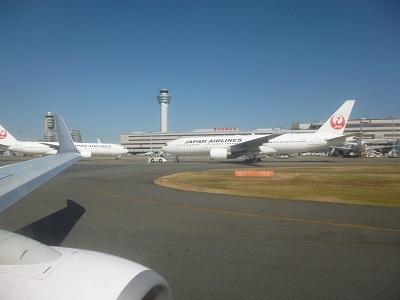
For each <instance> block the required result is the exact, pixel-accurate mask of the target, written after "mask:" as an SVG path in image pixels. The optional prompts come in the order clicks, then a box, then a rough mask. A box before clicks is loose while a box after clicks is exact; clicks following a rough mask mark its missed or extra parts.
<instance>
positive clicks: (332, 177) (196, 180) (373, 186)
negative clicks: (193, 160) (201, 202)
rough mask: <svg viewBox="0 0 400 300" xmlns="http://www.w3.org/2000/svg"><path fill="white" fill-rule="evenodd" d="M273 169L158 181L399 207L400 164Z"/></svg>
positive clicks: (255, 194)
mask: <svg viewBox="0 0 400 300" xmlns="http://www.w3.org/2000/svg"><path fill="white" fill-rule="evenodd" d="M243 170H245V169H243ZM257 170H259V171H261V170H271V169H257ZM272 171H274V173H275V176H274V177H272V178H250V177H235V176H234V171H233V170H220V171H208V172H185V173H178V174H172V175H169V176H164V177H161V178H158V179H156V180H155V183H156V184H159V185H162V186H167V187H170V188H175V189H181V190H189V191H196V192H207V193H218V194H232V195H242V196H253V197H260V198H269V199H271V198H272V199H288V200H306V201H323V202H337V203H348V204H366V205H378V206H389V207H400V167H398V166H390V167H387V166H382V167H381V166H377V167H354V166H340V167H308V168H273V169H272Z"/></svg>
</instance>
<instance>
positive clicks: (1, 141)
mask: <svg viewBox="0 0 400 300" xmlns="http://www.w3.org/2000/svg"><path fill="white" fill-rule="evenodd" d="M17 143H18V141H17V140H16V139H15V138H14V137H13V136H12V134H11V133H10V132H8V131H7V130H5V128H4V127H3V126H1V125H0V145H6V146H11V145H14V144H17Z"/></svg>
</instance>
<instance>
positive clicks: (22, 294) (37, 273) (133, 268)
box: [0, 115, 172, 300]
mask: <svg viewBox="0 0 400 300" xmlns="http://www.w3.org/2000/svg"><path fill="white" fill-rule="evenodd" d="M55 123H56V127H57V130H58V134H59V141H60V145H59V151H58V153H57V154H55V155H51V156H45V157H41V158H37V159H33V160H29V161H25V162H21V163H17V164H13V165H9V166H4V167H1V168H0V212H2V211H4V210H6V209H7V208H9V207H10V206H11V205H13V204H14V203H16V202H17V201H18V200H20V199H21V198H22V197H24V196H26V195H27V194H29V193H30V192H32V191H33V190H35V189H36V188H38V187H39V186H40V185H42V184H43V183H45V182H46V181H47V180H49V179H51V178H52V177H54V176H55V175H57V174H58V173H60V172H61V171H63V170H64V169H66V168H67V167H68V166H70V165H72V164H73V163H74V162H76V161H78V160H79V159H80V158H81V157H82V155H81V154H80V152H79V151H78V150H77V149H76V147H75V146H74V144H73V142H72V140H71V137H70V136H69V133H68V130H67V128H66V126H65V124H64V121H63V120H62V118H61V117H60V116H57V115H56V116H55ZM0 298H1V299H13V300H25V299H26V300H28V299H29V300H39V299H41V300H43V299H61V300H67V299H68V300H70V299H75V300H83V299H84V300H88V299H89V300H90V299H93V300H94V299H137V300H138V299H142V300H143V299H153V300H156V299H157V300H167V299H172V295H171V291H170V288H169V286H168V283H167V282H166V281H165V280H164V278H162V277H161V276H160V275H159V274H157V273H156V272H154V271H153V270H150V269H148V268H146V267H144V266H142V265H140V264H137V263H135V262H132V261H129V260H126V259H123V258H120V257H116V256H113V255H108V254H104V253H99V252H94V251H87V250H80V249H71V248H63V247H49V246H46V245H44V244H41V243H39V242H37V241H35V240H32V239H30V238H27V237H24V236H22V235H19V234H16V233H13V232H8V231H4V230H0Z"/></svg>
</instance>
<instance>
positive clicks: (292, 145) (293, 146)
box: [260, 133, 345, 154]
mask: <svg viewBox="0 0 400 300" xmlns="http://www.w3.org/2000/svg"><path fill="white" fill-rule="evenodd" d="M335 137H336V136H334V135H326V134H318V133H287V134H283V135H281V136H278V137H276V138H274V139H271V140H270V141H269V142H268V143H264V144H263V145H262V146H260V153H261V154H292V153H299V152H308V151H315V150H319V149H324V148H326V147H329V146H336V145H341V144H342V143H343V141H345V138H344V137H343V139H336V140H335V142H331V141H328V140H329V139H331V138H335Z"/></svg>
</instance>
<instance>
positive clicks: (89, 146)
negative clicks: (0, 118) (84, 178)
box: [8, 142, 128, 156]
mask: <svg viewBox="0 0 400 300" xmlns="http://www.w3.org/2000/svg"><path fill="white" fill-rule="evenodd" d="M74 144H75V146H76V148H77V149H78V150H79V151H80V152H86V153H89V152H90V153H91V155H90V156H120V155H124V154H126V153H128V150H127V149H126V148H125V147H123V146H120V145H117V144H100V143H74ZM52 146H54V147H52ZM57 148H58V143H56V142H53V143H47V144H42V143H40V142H20V143H18V144H15V145H12V146H10V147H9V148H8V150H9V151H15V152H18V153H21V154H27V155H52V154H56V153H57Z"/></svg>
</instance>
